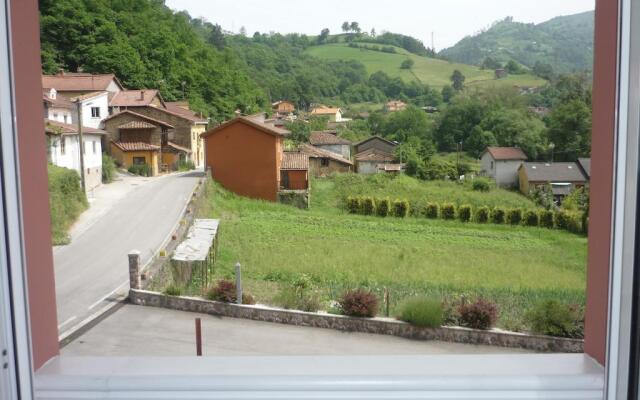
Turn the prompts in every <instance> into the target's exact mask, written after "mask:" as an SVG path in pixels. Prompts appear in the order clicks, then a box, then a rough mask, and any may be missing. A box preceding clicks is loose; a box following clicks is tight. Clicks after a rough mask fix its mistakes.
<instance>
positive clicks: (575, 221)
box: [566, 213, 584, 233]
mask: <svg viewBox="0 0 640 400" xmlns="http://www.w3.org/2000/svg"><path fill="white" fill-rule="evenodd" d="M566 229H567V230H568V231H569V232H572V233H583V232H584V230H583V228H582V215H581V214H580V213H569V214H568V215H567V228H566Z"/></svg>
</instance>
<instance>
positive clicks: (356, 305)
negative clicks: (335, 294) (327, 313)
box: [338, 289, 378, 317]
mask: <svg viewBox="0 0 640 400" xmlns="http://www.w3.org/2000/svg"><path fill="white" fill-rule="evenodd" d="M338 305H339V306H340V310H341V311H342V313H343V314H344V315H350V316H352V317H375V316H376V314H377V313H378V298H377V297H376V295H375V294H373V293H371V292H369V291H366V290H363V289H356V290H347V291H346V292H345V293H344V294H343V295H342V297H341V298H340V300H338Z"/></svg>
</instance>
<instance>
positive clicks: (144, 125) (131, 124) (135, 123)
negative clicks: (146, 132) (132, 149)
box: [118, 121, 156, 129]
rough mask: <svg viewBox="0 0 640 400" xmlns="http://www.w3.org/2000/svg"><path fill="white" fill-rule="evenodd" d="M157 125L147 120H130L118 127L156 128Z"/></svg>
mask: <svg viewBox="0 0 640 400" xmlns="http://www.w3.org/2000/svg"><path fill="white" fill-rule="evenodd" d="M154 128H156V125H154V124H151V123H149V122H147V121H129V122H127V123H126V124H122V125H119V126H118V129H154Z"/></svg>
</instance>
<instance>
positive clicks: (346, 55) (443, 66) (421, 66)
mask: <svg viewBox="0 0 640 400" xmlns="http://www.w3.org/2000/svg"><path fill="white" fill-rule="evenodd" d="M395 49H396V52H397V53H395V54H392V53H383V52H381V51H372V50H364V49H357V48H352V47H349V46H348V45H347V44H345V43H333V44H325V45H321V46H312V47H309V48H308V49H307V50H306V52H307V53H308V54H310V55H312V56H315V57H318V58H322V59H326V60H357V61H360V62H361V63H363V64H364V65H365V67H366V68H367V72H368V73H369V74H373V73H375V72H377V71H383V72H385V73H387V74H388V75H390V76H392V77H396V76H397V77H400V78H402V79H404V80H405V81H411V80H417V81H419V82H422V83H424V84H429V85H431V86H433V87H442V86H444V85H447V84H450V83H451V81H450V80H449V78H450V77H451V74H452V73H453V71H454V70H455V69H458V70H460V72H462V74H463V75H464V76H465V77H466V81H465V83H466V84H467V85H469V86H505V85H506V86H513V85H519V86H541V85H544V83H545V82H546V81H544V80H542V79H540V78H537V77H535V76H533V75H530V74H524V75H511V76H509V77H507V78H505V79H498V80H497V79H494V74H493V71H490V70H481V69H480V68H478V67H475V66H471V65H466V64H457V63H451V62H448V61H444V60H438V59H435V58H428V57H421V56H418V55H415V54H411V53H409V52H408V51H406V50H404V49H402V48H399V47H396V48H395ZM407 58H410V59H412V60H413V61H414V62H415V64H414V67H413V68H412V69H411V70H406V69H401V68H400V64H401V63H402V62H403V61H404V60H406V59H407Z"/></svg>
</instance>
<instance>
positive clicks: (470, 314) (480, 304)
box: [458, 299, 498, 329]
mask: <svg viewBox="0 0 640 400" xmlns="http://www.w3.org/2000/svg"><path fill="white" fill-rule="evenodd" d="M458 315H459V322H460V325H462V326H466V327H468V328H473V329H490V328H491V327H492V326H493V325H495V323H496V321H497V320H498V307H497V306H496V305H495V304H494V303H492V302H490V301H487V300H484V299H478V300H476V301H474V302H473V303H466V302H465V303H462V304H460V305H459V306H458Z"/></svg>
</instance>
